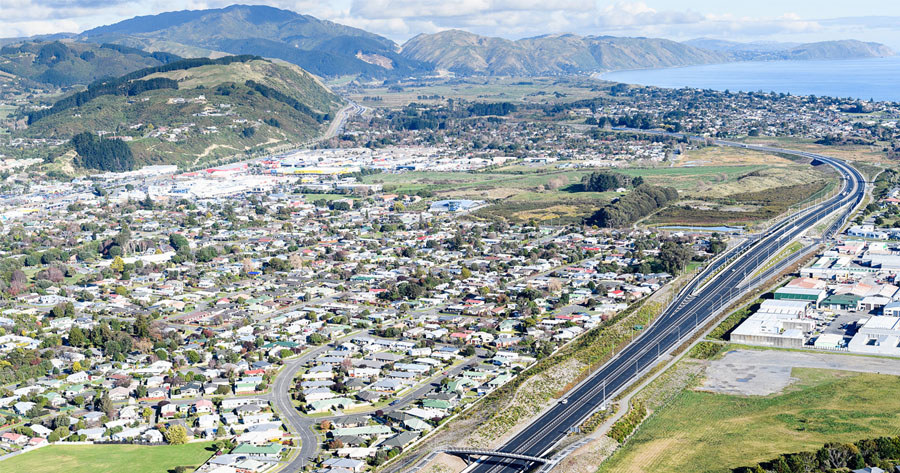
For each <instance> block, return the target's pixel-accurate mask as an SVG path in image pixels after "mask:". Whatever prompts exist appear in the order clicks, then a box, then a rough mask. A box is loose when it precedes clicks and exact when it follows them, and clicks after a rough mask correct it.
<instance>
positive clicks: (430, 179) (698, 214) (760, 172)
mask: <svg viewBox="0 0 900 473" xmlns="http://www.w3.org/2000/svg"><path fill="white" fill-rule="evenodd" d="M595 171H596V170H595V169H575V170H573V169H558V168H557V167H556V166H533V167H532V166H524V165H516V164H514V165H510V166H505V167H501V168H498V169H490V170H486V171H481V172H433V171H414V172H406V173H399V174H373V175H369V176H365V177H364V178H363V181H364V182H366V183H380V184H382V185H384V189H385V192H397V193H416V192H419V191H427V192H430V193H431V194H433V200H438V199H447V198H467V199H475V200H484V201H487V202H489V203H491V204H493V205H491V206H489V207H486V208H484V209H482V210H480V211H478V212H477V213H476V214H475V215H476V217H483V218H486V219H496V218H505V219H511V220H518V221H527V220H531V219H535V220H538V221H541V220H550V219H560V221H561V222H569V223H578V222H580V221H581V219H582V218H584V217H587V216H589V215H590V214H592V213H593V212H594V211H596V210H597V209H598V208H599V207H600V206H602V205H604V204H606V203H608V202H610V201H611V200H613V199H614V198H616V197H617V196H618V194H616V193H615V192H580V187H581V186H580V183H581V179H582V178H583V177H584V176H586V175H588V174H590V173H592V172H595ZM615 171H616V172H621V173H623V174H628V175H630V176H641V177H643V178H644V179H645V180H646V181H647V182H648V183H650V184H653V185H659V186H670V187H674V188H676V189H677V190H678V191H679V193H680V195H681V197H682V200H683V201H688V200H692V199H693V200H695V201H697V200H699V201H701V203H700V204H698V205H699V206H700V207H702V208H705V210H701V211H685V210H684V209H681V210H679V211H678V212H677V213H676V214H673V215H668V213H661V215H660V216H659V217H655V218H654V219H652V221H651V222H649V223H666V224H677V223H687V224H698V223H712V224H719V223H728V222H729V221H731V220H733V221H743V222H747V221H757V220H763V219H766V218H770V217H771V216H772V214H773V213H774V214H778V213H780V212H781V211H783V210H784V209H785V208H787V207H788V206H789V205H792V204H794V203H795V202H796V201H797V200H802V199H804V198H806V197H808V196H809V195H810V194H811V193H813V192H815V191H816V190H818V189H819V188H821V186H822V185H824V182H825V181H824V175H823V174H821V173H820V172H819V171H817V170H815V169H813V168H812V167H810V166H806V165H802V164H794V163H791V162H787V164H785V163H779V165H777V166H766V165H763V164H740V165H728V166H720V165H710V166H682V167H645V168H625V169H616V170H615ZM786 186H787V187H786ZM808 186H815V189H812V190H810V189H811V187H808ZM789 187H790V189H789ZM773 189H778V190H779V192H771V193H765V192H766V191H769V190H773ZM791 189H793V190H795V192H793V193H791V192H785V191H787V190H791ZM797 189H799V190H800V191H799V192H796V190H797ZM760 192H764V193H765V194H763V195H765V196H768V197H771V196H779V198H782V197H784V198H785V199H784V202H777V205H773V203H771V202H766V203H765V204H766V208H765V211H764V212H763V211H760V209H759V207H760V205H759V202H758V201H759V196H758V195H756V194H757V193H760ZM794 194H796V195H794ZM742 198H746V199H745V200H742ZM745 201H750V203H751V205H750V206H741V205H740V204H742V203H743V202H745ZM735 207H737V209H736V210H733V209H734V208H735ZM719 208H723V209H724V211H719Z"/></svg>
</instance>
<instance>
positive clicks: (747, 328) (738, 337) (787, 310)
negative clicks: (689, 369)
mask: <svg viewBox="0 0 900 473" xmlns="http://www.w3.org/2000/svg"><path fill="white" fill-rule="evenodd" d="M809 305H810V303H809V302H805V301H791V300H767V301H763V302H762V304H760V307H759V310H758V311H757V312H756V313H755V314H753V315H751V316H750V317H748V318H747V320H745V321H744V322H743V323H741V325H740V326H738V327H737V328H736V329H735V330H734V331H733V332H732V333H731V341H733V342H735V343H746V344H748V345H762V346H768V347H777V348H802V347H803V344H804V342H805V340H806V334H807V333H809V332H811V331H812V330H813V329H815V327H816V323H815V321H814V320H813V319H811V318H808V317H807V314H808V310H809Z"/></svg>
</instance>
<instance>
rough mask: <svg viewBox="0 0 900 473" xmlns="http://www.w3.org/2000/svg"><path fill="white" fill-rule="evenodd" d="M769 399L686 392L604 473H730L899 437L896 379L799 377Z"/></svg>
mask: <svg viewBox="0 0 900 473" xmlns="http://www.w3.org/2000/svg"><path fill="white" fill-rule="evenodd" d="M793 376H794V377H795V378H798V382H797V383H795V384H794V385H792V386H791V387H790V388H788V390H787V392H784V393H781V394H775V395H770V396H760V397H755V396H754V397H748V396H731V395H724V394H714V393H707V392H699V391H694V390H690V389H687V390H684V391H682V392H681V393H680V394H678V395H677V396H676V397H675V399H674V400H673V401H672V402H671V403H670V404H668V405H667V406H665V407H663V408H661V409H659V410H657V411H656V412H655V413H654V414H652V415H651V417H650V418H649V419H647V420H646V421H644V423H643V425H642V426H641V427H640V429H639V430H638V431H637V432H636V433H635V434H634V436H633V437H632V438H631V439H630V440H628V441H627V442H626V444H625V446H624V447H622V448H621V449H619V450H618V451H617V452H616V453H615V454H613V456H612V457H611V458H610V459H608V460H607V461H606V462H604V463H603V464H602V465H601V466H600V469H599V472H600V473H605V472H646V471H653V472H655V473H666V472H672V473H675V472H678V473H681V472H685V471H691V472H723V473H724V472H729V471H731V469H732V468H736V467H739V466H746V465H753V464H755V463H757V462H760V461H765V460H768V459H770V458H773V457H775V456H776V455H778V454H780V453H789V452H797V451H801V450H814V449H817V448H819V447H820V446H821V445H822V444H824V443H827V442H852V441H856V440H859V439H863V438H869V437H878V436H881V435H891V436H895V435H898V433H900V398H898V397H897V396H896V395H894V393H895V392H896V391H897V389H898V388H900V378H898V377H897V376H888V375H877V374H856V373H849V372H843V371H827V370H813V369H794V370H793Z"/></svg>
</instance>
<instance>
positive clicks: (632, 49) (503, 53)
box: [400, 30, 729, 75]
mask: <svg viewBox="0 0 900 473" xmlns="http://www.w3.org/2000/svg"><path fill="white" fill-rule="evenodd" d="M400 54H401V55H402V56H404V57H406V58H409V59H412V60H416V61H423V62H426V63H428V64H430V65H432V66H433V67H435V68H436V69H440V70H447V71H450V72H454V73H457V74H487V75H540V74H563V73H573V72H590V71H608V70H615V69H640V68H660V67H673V66H683V65H688V64H707V63H714V62H724V61H727V60H728V59H729V56H728V55H726V54H723V53H719V52H714V51H708V50H704V49H699V48H695V47H692V46H689V45H685V44H682V43H678V42H675V41H669V40H665V39H654V38H617V37H612V36H578V35H573V34H565V35H548V36H538V37H535V38H525V39H520V40H517V41H510V40H507V39H502V38H492V37H485V36H479V35H476V34H473V33H469V32H466V31H460V30H450V31H443V32H440V33H435V34H420V35H418V36H416V37H414V38H412V39H410V40H409V41H407V42H406V43H405V44H404V45H403V47H402V50H401V53H400Z"/></svg>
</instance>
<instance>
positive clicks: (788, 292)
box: [775, 286, 828, 308]
mask: <svg viewBox="0 0 900 473" xmlns="http://www.w3.org/2000/svg"><path fill="white" fill-rule="evenodd" d="M827 294H828V292H827V291H826V290H824V289H807V288H803V287H790V286H786V287H781V288H778V289H777V290H776V291H775V300H776V301H804V302H809V303H812V304H813V307H816V308H818V307H819V304H820V303H821V302H822V301H824V300H825V296H826V295H827Z"/></svg>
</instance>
